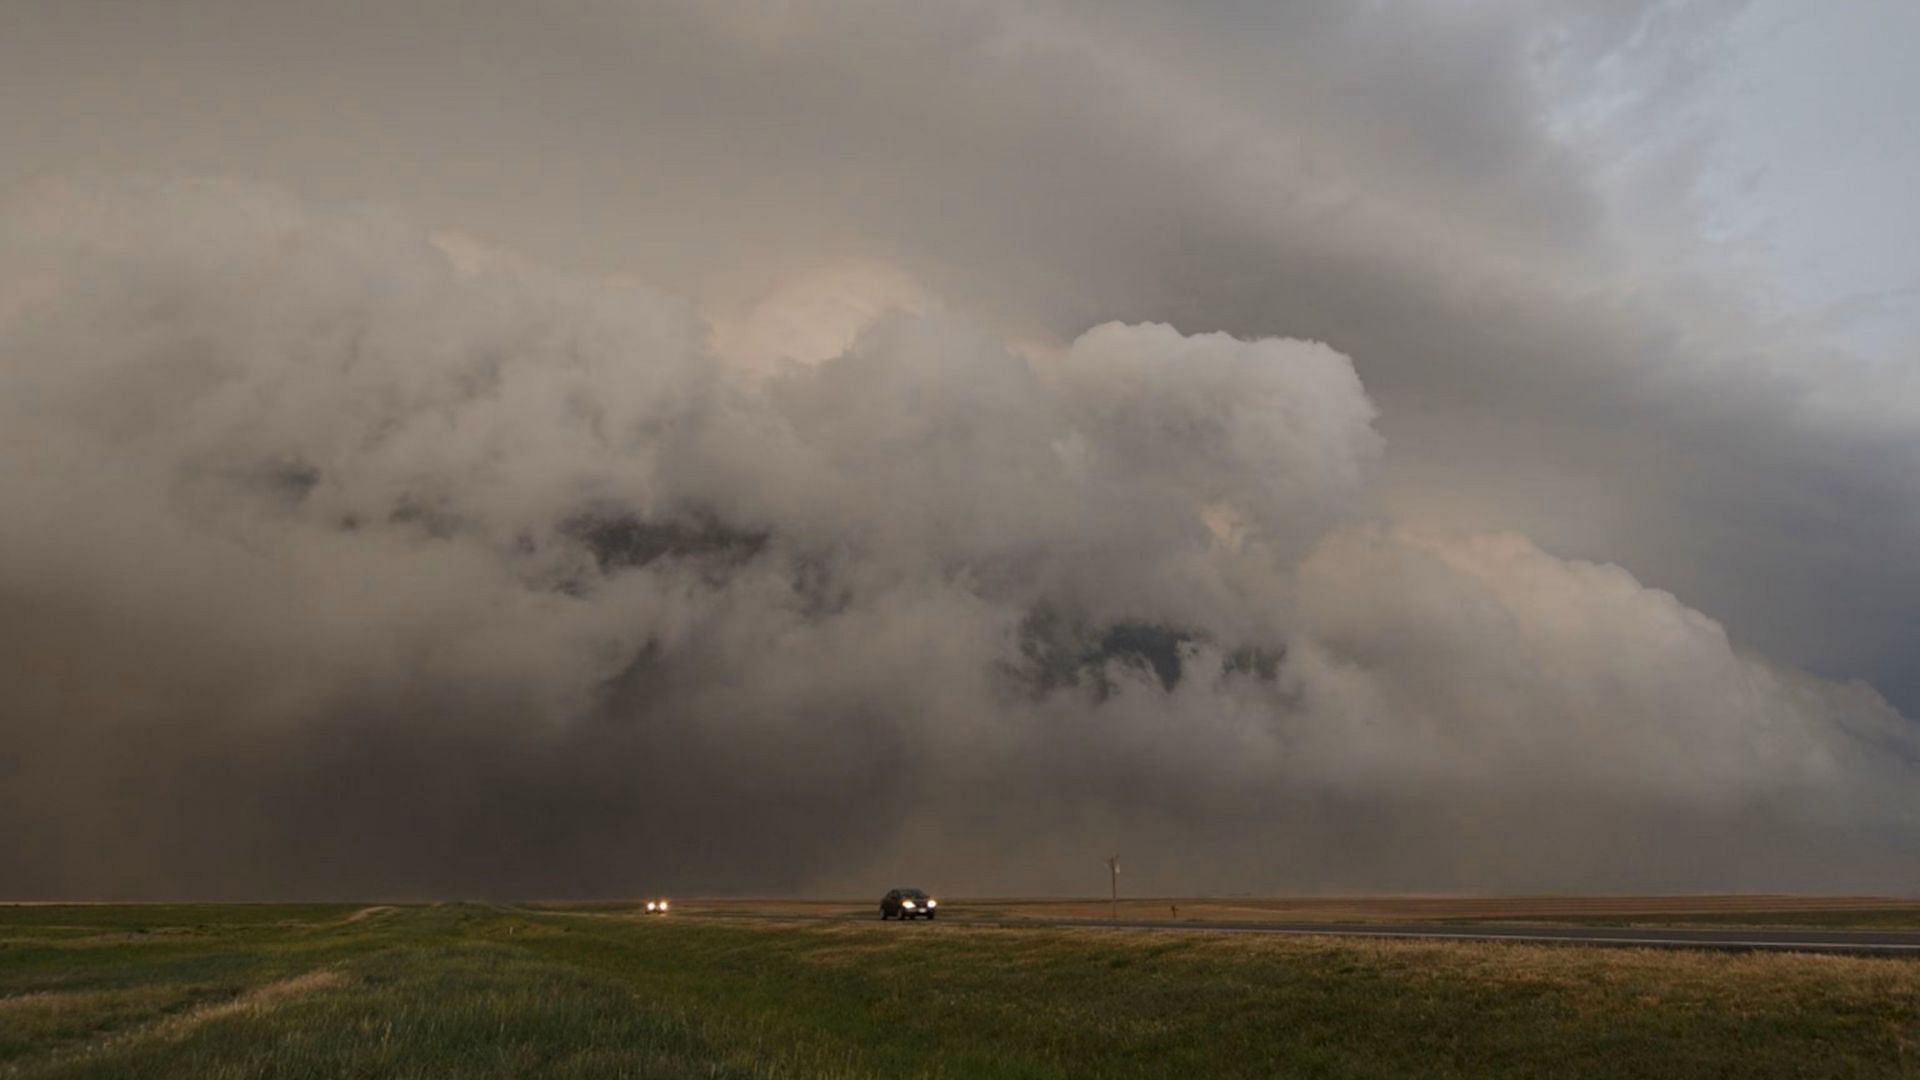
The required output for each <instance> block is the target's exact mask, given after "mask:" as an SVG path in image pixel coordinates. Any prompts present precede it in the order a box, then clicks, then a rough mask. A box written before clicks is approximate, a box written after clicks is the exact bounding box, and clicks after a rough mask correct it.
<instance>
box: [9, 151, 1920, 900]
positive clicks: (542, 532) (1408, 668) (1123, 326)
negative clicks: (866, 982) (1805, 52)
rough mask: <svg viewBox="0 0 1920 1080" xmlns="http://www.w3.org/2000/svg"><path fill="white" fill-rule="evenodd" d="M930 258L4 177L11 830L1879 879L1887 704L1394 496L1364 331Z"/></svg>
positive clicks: (344, 855) (1743, 883)
mask: <svg viewBox="0 0 1920 1080" xmlns="http://www.w3.org/2000/svg"><path fill="white" fill-rule="evenodd" d="M908 273H909V272H908V271H890V270H877V271H862V272H860V273H858V274H855V275H854V276H853V277H852V278H845V277H839V278H834V279H832V281H833V282H834V283H833V284H831V285H830V287H827V288H826V289H825V291H824V292H821V291H819V290H815V291H809V288H808V287H805V286H793V287H783V288H776V289H774V290H773V292H772V295H773V296H774V297H775V301H774V306H773V307H771V308H769V309H768V310H767V311H764V312H755V311H752V310H749V311H747V312H745V313H741V312H738V311H729V312H727V313H726V314H725V315H724V317H721V318H719V320H718V321H719V325H720V329H719V330H717V331H716V330H713V329H710V328H709V324H708V322H707V321H706V318H707V314H706V312H705V311H704V310H703V309H701V308H700V307H698V306H697V305H696V303H695V302H693V301H690V300H684V299H676V298H675V297H674V296H672V295H670V294H668V293H665V292H662V291H660V290H658V289H656V288H654V287H651V286H646V285H639V284H632V283H621V282H609V281H605V280H596V279H585V278H580V277H576V276H568V275H563V274H559V273H554V272H550V271H546V270H542V269H539V268H537V267H535V266H532V265H530V264H528V263H526V262H523V261H521V260H518V259H516V258H513V257H511V256H509V255H506V254H504V253H502V252H498V251H492V250H489V249H487V248H486V247H485V246H484V245H478V244H474V243H472V242H467V241H462V240H457V239H451V238H448V237H446V236H438V237H436V235H435V234H433V233H431V232H429V231H426V230H424V229H422V228H420V227H417V226H415V225H412V224H409V223H408V222H407V221H406V220H405V219H403V218H401V217H399V216H397V215H393V214H389V213H386V212H380V211H373V210H363V209H338V208H335V209H316V208H314V207H312V206H310V205H308V204H306V203H303V202H302V201H300V200H298V199H295V198H292V197H289V196H287V195H284V194H281V193H279V192H277V191H275V190H272V189H269V188H264V187H260V186H256V185H253V184H249V183H241V182H206V181H182V180H137V181H126V180H83V181H74V180H52V181H46V182H42V183H38V184H35V185H31V186H29V187H27V188H24V189H22V190H21V191H20V192H18V193H17V194H16V195H15V196H14V197H12V198H11V199H10V200H9V201H8V202H7V204H6V206H5V208H4V210H0V440H4V445H5V446H6V448H7V453H6V454H5V455H4V456H0V645H4V648H0V686H4V688H5V691H6V698H7V710H6V714H5V715H6V722H5V724H4V726H0V751H4V753H0V775H3V776H4V779H5V782H4V784H0V812H3V813H4V814H5V816H6V818H7V820H9V821H14V822H19V823H23V825H22V827H20V828H16V829H12V830H9V834H8V838H7V840H6V841H5V844H4V846H0V879H4V880H6V881H8V882H10V883H13V889H14V891H16V892H19V893H24V894H31V895H72V894H84V895H95V896H116V895H159V894H188V893H190V894H199V895H216V894H217V895H367V894H373V893H381V894H396V893H419V894H435V895H445V894H449V893H461V894H472V893H487V894H515V895H529V894H534V893H570V894H581V893H618V892H630V891H633V890H637V889H643V888H651V887H665V888H673V889H700V890H753V891H771V890H781V889H800V888H809V889H815V890H834V891H837V890H842V889H859V888H863V887H865V886H867V885H870V884H872V882H873V881H874V880H877V878H878V877H886V878H892V877H894V876H895V875H896V874H911V875H914V876H918V877H921V878H924V879H925V880H927V881H928V882H930V883H932V884H936V885H939V886H941V887H950V888H957V889H963V890H967V891H993V890H1030V889H1071V888H1077V887H1079V884H1080V883H1081V882H1082V881H1083V880H1084V878H1085V870H1084V867H1082V866H1080V865H1079V863H1080V862H1083V861H1084V860H1085V858H1086V857H1087V855H1088V853H1089V852H1102V853H1104V852H1105V851H1107V850H1108V849H1109V848H1110V847H1111V846H1112V845H1115V844H1121V845H1124V846H1125V847H1126V850H1128V851H1129V852H1139V853H1140V856H1139V858H1138V860H1137V861H1136V862H1135V863H1134V864H1133V865H1135V866H1137V867H1138V868H1139V869H1140V870H1141V871H1142V873H1141V876H1140V878H1139V887H1143V888H1149V889H1152V888H1159V889H1164V890H1215V889H1229V888H1280V887H1285V888H1296V889H1322V888H1381V887H1394V888H1461V889H1471V888H1563V887H1565V888H1603V887H1604V888H1639V887H1662V888H1715V887H1736V886H1738V887H1789V886H1816V885H1817V886H1820V887H1827V888H1894V887H1911V886H1912V884H1913V882H1914V878H1913V871H1911V870H1909V869H1905V868H1908V867H1912V866H1914V865H1916V864H1915V862H1914V860H1912V859H1911V858H1892V857H1889V856H1899V855H1910V854H1911V848H1912V841H1911V840H1910V839H1907V837H1910V836H1911V835H1913V826H1914V825H1915V824H1916V821H1915V817H1916V816H1917V815H1920V808H1916V805H1915V803H1914V800H1913V798H1912V797H1911V795H1910V794H1909V793H1910V791H1911V790H1912V786H1913V785H1912V781H1913V779H1914V770H1915V768H1916V762H1920V738H1917V737H1916V735H1915V732H1914V729H1913V725H1912V724H1911V722H1910V721H1908V720H1907V719H1905V718H1904V717H1902V716H1901V715H1900V714H1899V713H1898V712H1897V711H1895V710H1894V709H1893V708H1891V707H1890V706H1888V705H1887V704H1886V703H1885V702H1884V701H1882V700H1881V699H1880V697H1879V696H1878V695H1876V694H1875V693H1874V692H1873V691H1872V690H1870V689H1868V688H1866V687H1865V686H1862V685H1858V684H1854V685H1841V684H1836V683H1832V682H1827V681H1823V680H1820V679H1817V678H1814V677H1812V676H1809V675H1805V674H1801V673H1798V672H1795V671H1793V670H1790V669H1787V668H1784V667H1780V666H1775V665H1771V664H1769V663H1768V662H1766V661H1765V660H1763V659H1762V658H1760V657H1759V656H1757V655H1755V654H1754V653H1752V652H1750V651H1747V650H1745V649H1743V648H1741V647H1739V646H1738V645H1737V644H1736V643H1734V642H1733V641H1731V640H1730V639H1729V635H1728V634H1727V633H1726V631H1725V630H1723V629H1722V627H1721V626H1720V625H1719V624H1718V623H1716V622H1714V621H1713V620H1712V619H1709V618H1708V617H1706V616H1704V615H1702V614H1700V613H1698V612H1696V611H1693V610H1691V609H1689V608H1688V607H1687V606H1685V605H1684V604H1683V603H1682V602H1681V601H1680V600H1678V599H1676V598H1675V597H1674V596H1672V595H1670V594H1668V593H1665V592H1661V591H1658V590H1655V589H1650V588H1647V587H1645V586H1643V585H1642V584H1641V583H1640V582H1638V581H1636V580H1635V579H1634V577H1633V576H1631V575H1630V574H1629V573H1627V572H1626V571H1625V570H1622V569H1620V568H1619V567H1617V566H1612V565H1607V564H1602V563H1592V562H1580V561H1569V560H1564V559H1561V558H1556V557H1555V556H1553V555H1550V554H1548V553H1546V552H1545V551H1543V550H1541V549H1540V548H1539V547H1538V546H1536V545H1535V544H1534V543H1533V542H1531V541H1529V540H1527V539H1524V538H1522V537H1520V536H1518V535H1514V534H1511V533H1504V532H1502V533H1480V532H1475V531H1471V530H1468V531H1460V530H1457V529H1454V528H1443V527H1428V526H1427V525H1425V524H1423V523H1421V522H1419V521H1407V520H1404V515H1401V514H1400V513H1399V512H1398V511H1396V510H1395V508H1394V507H1393V506H1392V505H1387V504H1385V501H1383V500H1382V499H1381V497H1380V492H1381V487H1382V479H1381V477H1382V475H1383V473H1387V472H1388V471H1390V470H1391V469H1392V467H1393V465H1392V462H1393V460H1394V457H1395V456H1396V454H1398V453H1400V450H1399V448H1398V447H1397V445H1392V444H1390V443H1389V442H1388V441H1386V440H1383V438H1382V436H1381V434H1380V432H1379V431H1378V430H1376V407H1375V404H1374V402H1373V401H1372V400H1371V399H1370V397H1369V395H1368V393H1367V392H1366V391H1365V390H1364V389H1363V387H1362V383H1361V379H1360V377H1359V375H1358V374H1357V373H1356V369H1355V362H1354V361H1353V360H1350V359H1349V357H1348V356H1347V355H1345V354H1343V353H1342V352H1341V351H1337V350H1336V349H1335V348H1333V347H1330V346H1329V345H1326V344H1321V343H1318V342H1315V341H1308V340H1299V339H1293V338H1287V337H1276V336H1255V335H1244V334H1243V335H1241V336H1229V335H1227V334H1224V333H1213V332H1200V333H1195V332H1183V331H1182V330H1177V329H1174V328H1173V327H1171V326H1168V325H1164V324H1156V323H1117V322H1109V323H1102V324H1099V325H1095V326H1093V327H1092V328H1091V329H1087V330H1085V331H1084V332H1082V333H1078V334H1077V335H1074V336H1072V337H1071V338H1069V339H1068V340H1066V341H1065V343H1063V344H1059V345H1048V344H1045V343H1041V344H1032V343H1025V344H1010V343H1009V342H1008V340H1007V334H1006V333H1005V332H1004V331H997V330H996V329H995V327H996V326H997V325H998V323H997V322H996V321H995V318H993V317H990V316H984V315H980V314H977V313H975V312H974V311H973V309H972V308H971V307H970V305H968V304H966V303H964V302H961V301H956V302H954V303H952V304H947V305H943V304H942V303H939V302H936V301H935V300H934V299H933V297H935V296H937V295H938V293H937V292H936V291H935V290H933V289H932V287H930V286H922V285H920V284H918V283H917V282H916V281H915V279H913V278H911V277H910V276H908ZM849 281H851V282H852V283H851V284H848V282H849ZM875 283H878V284H875ZM849 291H851V293H853V294H857V295H855V296H854V298H853V299H852V300H846V299H844V297H845V295H846V294H847V293H848V292H849ZM823 295H824V296H826V297H829V298H830V300H829V301H828V302H824V303H823V302H820V301H819V300H818V299H808V298H809V297H813V298H818V297H820V296H823ZM795 297H799V298H800V300H799V301H798V302H796V301H795V300H794V298H795ZM876 298H877V299H876ZM964 300H965V298H964V297H963V298H962V301H964ZM989 307H991V305H989ZM815 312H817V313H818V314H813V313H815ZM796 321H798V322H802V323H806V324H807V326H808V328H809V330H810V331H817V332H804V333H800V332H796V333H795V335H794V341H795V342H796V344H795V346H794V347H793V348H792V349H791V350H783V349H782V348H781V347H780V338H781V336H782V335H781V334H780V332H779V331H778V328H779V327H781V326H782V325H783V324H785V325H791V324H793V323H795V322H796ZM740 328H746V329H745V330H742V329H740ZM756 328H758V329H756ZM823 343H824V344H823ZM1361 363H1362V365H1363V366H1364V359H1363V360H1362V361H1361ZM1380 422H1381V423H1385V422H1386V421H1385V420H1384V419H1381V421H1380Z"/></svg>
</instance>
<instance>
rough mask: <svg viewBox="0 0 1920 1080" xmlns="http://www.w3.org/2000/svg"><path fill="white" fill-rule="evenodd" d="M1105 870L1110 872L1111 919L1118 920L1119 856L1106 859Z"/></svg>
mask: <svg viewBox="0 0 1920 1080" xmlns="http://www.w3.org/2000/svg"><path fill="white" fill-rule="evenodd" d="M1107 870H1108V871H1110V872H1111V877H1112V883H1113V921H1114V922H1119V921H1120V856H1118V855H1115V856H1114V857H1113V858H1111V859H1108V860H1107Z"/></svg>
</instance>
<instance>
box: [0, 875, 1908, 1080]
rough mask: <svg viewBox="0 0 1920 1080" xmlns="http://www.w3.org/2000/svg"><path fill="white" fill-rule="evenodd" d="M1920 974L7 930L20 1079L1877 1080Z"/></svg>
mask: <svg viewBox="0 0 1920 1080" xmlns="http://www.w3.org/2000/svg"><path fill="white" fill-rule="evenodd" d="M1916 1072H1920V963H1916V962H1912V961H1903V960H1879V959H1855V958H1840V957H1809V956H1792V955H1777V954H1761V955H1722V954H1708V953H1691V952H1653V951H1640V950H1589V949H1580V948H1567V947H1541V946H1528V945H1486V944H1460V943H1422V942H1380V941H1351V940H1337V939H1331V938H1250V937H1246V936H1238V937H1234V936H1228V935H1212V934H1204V933H1197V934H1180V935H1168V934H1164V933H1162V934H1155V933H1151V932H1128V931H1101V930H1062V929H1042V928H1031V927H1023V928H1016V929H982V928H968V927H960V926H947V925H941V924H913V925H900V924H894V923H888V924H881V923H880V922H878V921H877V919H875V920H861V921H859V922H846V923H779V922H761V921H744V920H726V919H701V918H683V917H679V916H675V917H669V918H665V919H647V918H646V917H644V916H642V917H638V918H635V917H632V916H628V915H624V914H619V913H598V914H593V913H558V912H528V911H522V910H517V909H516V910H503V909H497V908H489V907H482V906H460V905H452V906H440V907H402V908H370V909H362V908H353V907H313V906H306V907H255V906H169V907H159V906H153V907H148V906H140V907H112V906H100V907H93V906H78V907H76V906H31V907H27V906H23V907H0V1076H20V1077H65V1076H113V1077H122V1076H127V1077H146V1076H191V1077H212V1078H219V1077H254V1076H287V1077H335V1076H401V1077H425V1076H447V1077H452V1076H460V1077H496V1076H561V1077H567V1076H576V1077H583V1076H666V1077H679V1076H700V1077H716V1076H717V1077H729V1076H743V1077H756V1076H767V1077H771V1076H848V1077H856V1076H857V1077H865V1076H889V1077H903V1076H945V1077H972V1076H989V1077H990V1076H1009V1077H1050V1076H1060V1077H1067V1076H1073V1077H1080V1076H1134V1075H1148V1076H1157V1075H1188V1076H1283V1075H1302V1076H1379V1075H1396V1076H1404V1075H1423V1076H1449V1075H1451V1076H1500V1075H1511V1076H1534V1075H1543V1074H1551V1075H1559V1076H1649V1075H1660V1076H1728V1077H1736V1076H1737V1077H1748V1076H1828V1075H1830V1076H1873V1075H1896V1076H1897V1075H1906V1074H1909V1073H1916Z"/></svg>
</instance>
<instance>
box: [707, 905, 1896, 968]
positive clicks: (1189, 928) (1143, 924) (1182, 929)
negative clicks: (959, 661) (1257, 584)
mask: <svg viewBox="0 0 1920 1080" xmlns="http://www.w3.org/2000/svg"><path fill="white" fill-rule="evenodd" d="M686 917H691V918H730V919H739V918H753V919H773V920H779V921H827V922H846V921H849V920H848V919H847V917H846V916H843V915H786V914H780V915H776V914H766V915H758V914H749V913H745V912H739V913H728V914H724V915H722V914H717V913H713V914H700V915H691V916H686ZM874 921H875V922H878V921H879V917H878V916H877V915H876V916H874ZM939 923H940V924H941V925H949V926H975V927H995V928H1001V929H1008V930H1018V929H1027V928H1044V927H1061V928H1078V929H1107V930H1153V931H1164V932H1168V933H1205V934H1292V935H1295V936H1300V937H1363V938H1401V939H1416V940H1423V941H1513V942H1527V943H1531V944H1545V945H1587V946H1598V947H1602V948H1634V949H1703V950H1707V951H1712V952H1798V953H1829V954H1838V955H1848V956H1907V957H1913V958H1915V959H1920V931H1908V930H1817V929H1808V930H1801V929H1792V928H1780V927H1772V928H1745V927H1671V928H1667V927H1649V926H1541V925H1516V924H1503V925H1485V924H1478V923H1474V924H1459V923H1337V922H1200V921H1192V922H1167V921H1153V920H1132V919H1121V920H1119V921H1117V922H1116V921H1113V920H1109V919H1043V918H1020V919H1005V918H999V919H989V918H968V917H965V916H958V917H956V916H951V915H949V916H945V917H942V918H941V919H940V920H939ZM888 925H893V924H891V923H890V924H888ZM902 929H904V927H902Z"/></svg>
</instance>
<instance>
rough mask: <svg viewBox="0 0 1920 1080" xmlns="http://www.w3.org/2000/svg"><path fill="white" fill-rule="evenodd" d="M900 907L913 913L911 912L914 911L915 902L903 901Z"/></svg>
mask: <svg viewBox="0 0 1920 1080" xmlns="http://www.w3.org/2000/svg"><path fill="white" fill-rule="evenodd" d="M900 906H901V907H903V908H906V909H907V910H909V911H911V910H913V901H911V900H903V901H901V902H900Z"/></svg>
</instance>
